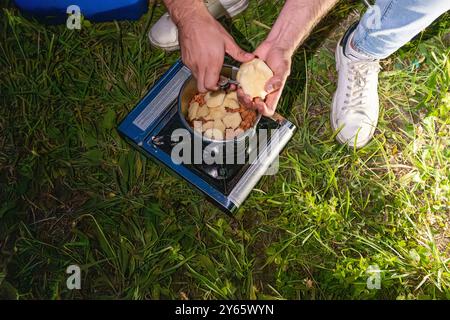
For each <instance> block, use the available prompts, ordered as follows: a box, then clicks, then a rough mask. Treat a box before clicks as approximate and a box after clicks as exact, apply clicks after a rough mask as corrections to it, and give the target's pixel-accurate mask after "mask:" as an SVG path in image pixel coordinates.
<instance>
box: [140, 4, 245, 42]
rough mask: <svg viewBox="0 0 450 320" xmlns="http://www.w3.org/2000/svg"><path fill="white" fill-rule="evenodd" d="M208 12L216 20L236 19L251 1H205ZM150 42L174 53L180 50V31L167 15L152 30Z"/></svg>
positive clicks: (149, 34)
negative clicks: (225, 17)
mask: <svg viewBox="0 0 450 320" xmlns="http://www.w3.org/2000/svg"><path fill="white" fill-rule="evenodd" d="M204 1H205V5H206V7H207V8H208V11H209V12H210V13H211V14H212V15H213V16H214V17H215V18H216V19H219V18H222V17H223V16H225V15H228V16H230V17H234V16H236V15H238V14H239V13H241V12H242V11H244V10H245V9H247V7H248V2H249V0H204ZM148 37H149V39H150V42H151V44H152V45H154V46H155V47H158V48H161V49H164V50H166V51H174V50H177V49H179V48H180V46H179V43H178V29H177V26H176V25H175V23H174V22H173V21H172V19H171V18H170V15H169V13H165V14H164V15H163V16H162V17H161V18H160V19H159V20H158V21H157V22H156V23H155V24H154V25H153V27H152V28H151V29H150V32H149V33H148Z"/></svg>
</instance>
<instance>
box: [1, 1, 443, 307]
mask: <svg viewBox="0 0 450 320" xmlns="http://www.w3.org/2000/svg"><path fill="white" fill-rule="evenodd" d="M0 3H1V7H2V8H3V10H2V11H1V13H0V297H3V298H19V299H39V298H54V299H60V298H64V299H71V298H102V299H111V298H120V299H144V298H146V299H158V298H169V299H180V298H189V299H219V298H224V299H230V298H236V299H266V298H272V299H273V298H275V299H343V298H355V299H369V298H381V299H396V298H399V299H426V298H437V299H442V298H447V299H448V298H450V271H449V268H450V246H449V240H450V229H449V225H450V224H449V222H450V145H449V141H450V139H449V137H450V93H449V92H450V62H449V59H448V57H449V55H450V50H449V36H448V34H449V31H450V19H449V15H448V14H447V15H444V16H443V17H441V18H440V19H439V20H437V21H436V22H435V23H434V24H433V25H432V26H431V27H430V28H428V29H427V30H426V31H425V32H424V33H423V34H421V35H419V36H418V37H417V38H416V39H415V40H414V41H412V43H411V44H409V45H407V46H405V47H404V48H402V49H401V50H400V51H399V52H397V53H396V54H395V55H394V56H392V57H391V58H389V59H387V60H386V61H384V62H383V69H384V72H383V73H382V74H381V79H380V97H381V105H382V111H381V117H380V124H379V128H378V130H377V132H376V136H375V139H374V141H373V142H371V143H370V144H369V145H368V146H367V147H365V148H363V149H362V150H348V149H346V148H345V147H342V146H340V145H338V144H337V143H336V142H335V141H334V139H333V137H332V130H331V128H330V124H329V120H328V114H329V109H330V103H331V95H332V93H333V91H334V89H335V80H336V72H335V71H334V59H333V52H334V46H335V44H336V42H337V40H338V39H339V37H340V36H341V35H342V33H343V32H344V30H345V28H346V27H347V26H348V25H350V23H351V22H352V21H354V20H356V19H357V17H358V13H357V12H359V11H360V10H362V9H363V5H362V4H361V3H360V2H355V1H352V2H341V3H340V4H339V5H338V7H337V8H335V10H334V11H333V12H332V13H331V14H330V15H329V16H328V17H327V18H326V19H325V20H324V21H323V22H322V23H321V24H320V25H319V26H318V27H317V28H316V29H315V31H314V33H313V34H312V36H311V37H310V38H309V39H308V41H307V42H306V43H305V44H304V46H302V47H301V48H300V49H299V51H298V53H297V54H296V56H295V59H294V63H293V70H292V75H291V77H290V80H289V83H288V86H287V88H286V90H285V93H284V96H283V100H282V101H281V103H280V106H279V111H280V113H282V114H283V115H285V116H287V117H288V118H289V119H290V120H292V121H293V122H295V123H296V124H297V126H298V128H299V130H298V132H297V133H296V135H295V137H294V138H293V140H292V141H291V142H290V143H289V146H288V148H287V149H286V150H285V151H284V153H283V154H282V157H281V163H280V165H281V168H280V172H279V173H278V175H276V176H268V177H264V178H263V180H262V181H261V182H260V183H259V184H258V185H257V189H255V190H254V191H253V192H252V194H251V196H250V197H249V199H248V200H247V202H246V203H245V205H244V206H243V208H242V210H241V211H239V213H238V214H237V215H236V216H235V217H233V218H230V217H228V216H226V215H224V214H223V213H221V212H219V211H218V210H217V209H215V208H214V207H213V206H212V205H210V204H209V203H208V202H207V201H206V200H205V199H204V198H203V197H202V196H201V195H199V194H197V193H196V192H195V191H194V190H192V188H191V187H189V186H188V185H187V184H186V183H184V182H182V181H181V180H180V179H178V178H176V177H174V176H172V175H171V174H170V173H169V172H168V171H166V170H165V169H163V168H162V167H161V166H159V165H157V164H155V163H153V162H152V161H150V160H148V159H146V158H145V157H143V156H142V155H141V154H139V153H138V152H136V151H135V150H134V149H133V148H131V147H130V146H129V145H127V143H125V142H124V140H123V139H121V138H120V137H119V136H118V134H117V131H116V129H115V128H116V126H117V124H118V123H119V121H120V120H121V119H123V118H124V117H125V115H126V114H127V113H128V112H129V111H130V110H131V109H132V108H133V106H134V105H135V104H136V103H137V102H138V101H139V100H140V98H142V97H143V95H144V94H145V92H146V91H147V89H148V88H149V87H150V86H151V85H152V84H153V83H154V82H155V80H156V79H157V78H158V77H159V76H160V75H161V74H162V73H163V72H164V71H165V70H167V68H168V67H169V66H170V65H171V64H172V63H174V62H175V61H176V59H178V57H179V54H178V53H171V54H166V53H164V52H162V51H161V50H157V49H154V48H151V47H150V46H149V44H148V41H147V38H146V32H147V31H148V28H149V26H150V25H151V23H153V22H155V21H156V19H157V18H158V17H159V16H160V14H162V12H163V7H162V6H161V5H151V9H150V10H149V13H148V14H147V15H145V16H144V17H143V18H142V19H140V20H139V21H137V22H117V23H102V24H92V25H89V24H86V25H85V26H84V27H83V28H82V30H81V31H70V30H67V29H66V28H65V27H64V26H44V25H41V24H39V23H37V22H34V21H31V20H27V19H25V18H23V17H22V16H21V15H20V14H19V13H18V12H17V10H16V9H14V8H12V7H11V6H10V5H9V1H5V0H3V1H1V2H0ZM281 4H282V1H252V4H251V8H250V10H247V11H246V12H245V13H244V14H243V15H241V16H239V17H237V18H236V19H234V20H233V21H232V22H230V21H224V24H225V25H226V26H227V28H229V30H231V32H232V34H233V35H234V36H235V37H236V39H237V41H238V42H239V43H240V44H241V45H242V46H243V47H245V48H246V49H247V50H251V49H254V48H255V47H256V46H257V44H258V43H259V42H260V41H261V40H263V39H264V37H265V35H266V34H267V32H268V30H267V28H265V27H264V25H268V26H270V25H271V24H272V23H273V21H274V19H275V18H276V15H277V12H278V11H279V8H280V7H281ZM71 264H78V265H80V266H81V267H82V289H81V290H78V291H77V290H75V291H69V290H68V289H67V288H66V278H67V275H66V273H65V269H66V267H67V266H69V265H71ZM370 265H378V266H379V267H380V269H381V270H382V273H381V289H380V290H369V289H367V287H366V280H367V278H368V276H369V275H368V274H367V273H366V271H367V268H368V267H369V266H370Z"/></svg>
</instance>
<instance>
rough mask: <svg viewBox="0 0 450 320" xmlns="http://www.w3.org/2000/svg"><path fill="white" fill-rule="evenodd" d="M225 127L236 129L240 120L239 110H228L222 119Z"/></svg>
mask: <svg viewBox="0 0 450 320" xmlns="http://www.w3.org/2000/svg"><path fill="white" fill-rule="evenodd" d="M222 121H223V123H224V124H225V126H226V127H227V128H232V129H236V128H237V127H239V125H240V124H241V122H242V118H241V115H240V114H239V112H228V113H227V114H226V115H225V116H224V117H223V119H222Z"/></svg>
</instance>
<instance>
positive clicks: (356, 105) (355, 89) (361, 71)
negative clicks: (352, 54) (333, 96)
mask: <svg viewBox="0 0 450 320" xmlns="http://www.w3.org/2000/svg"><path fill="white" fill-rule="evenodd" d="M380 69H381V68H380V64H379V63H378V61H355V62H350V63H349V72H350V74H349V78H348V81H349V82H350V83H351V85H348V86H347V90H348V92H347V93H346V98H347V99H346V100H344V104H345V106H344V110H345V109H351V110H354V111H362V112H364V111H365V109H364V108H363V106H364V105H365V104H366V100H367V92H368V87H369V86H368V85H369V81H368V79H369V78H370V76H371V75H372V74H373V73H378V72H379V71H380Z"/></svg>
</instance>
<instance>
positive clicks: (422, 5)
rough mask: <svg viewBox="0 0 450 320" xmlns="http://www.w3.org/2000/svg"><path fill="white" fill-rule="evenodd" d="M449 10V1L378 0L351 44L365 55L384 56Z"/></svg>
mask: <svg viewBox="0 0 450 320" xmlns="http://www.w3.org/2000/svg"><path fill="white" fill-rule="evenodd" d="M448 10H450V0H377V1H376V3H375V5H374V6H373V7H372V8H370V9H369V10H368V11H367V12H366V13H365V14H364V16H363V18H362V19H361V21H360V23H359V25H358V27H357V28H356V30H355V33H354V36H353V43H352V44H353V46H354V47H355V48H356V49H357V50H358V51H360V52H361V53H363V54H366V55H368V56H370V57H373V58H377V59H384V58H386V57H388V56H390V55H391V54H392V53H394V52H395V51H397V50H398V49H399V48H401V47H402V46H403V45H405V44H406V43H407V42H409V41H410V40H411V39H412V38H413V37H414V36H415V35H417V34H418V33H419V32H421V31H422V30H423V29H425V28H426V27H427V26H429V25H430V24H431V23H432V22H433V21H434V20H436V19H437V18H438V17H439V16H440V15H441V14H443V13H444V12H446V11H448Z"/></svg>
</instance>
